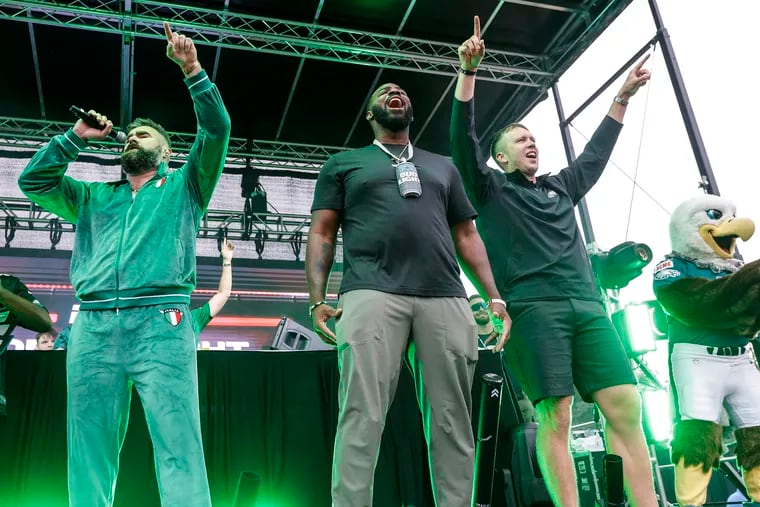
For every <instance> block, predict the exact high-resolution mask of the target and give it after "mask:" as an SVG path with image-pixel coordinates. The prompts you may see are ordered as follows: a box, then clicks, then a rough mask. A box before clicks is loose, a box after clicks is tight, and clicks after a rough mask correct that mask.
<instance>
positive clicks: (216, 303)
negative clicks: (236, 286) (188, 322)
mask: <svg viewBox="0 0 760 507" xmlns="http://www.w3.org/2000/svg"><path fill="white" fill-rule="evenodd" d="M234 251H235V245H233V244H232V242H231V241H228V240H226V239H225V240H224V241H223V242H222V276H221V277H219V287H218V288H217V290H216V294H214V295H213V296H211V299H209V300H208V301H206V302H205V303H204V304H203V305H201V306H199V307H198V308H193V309H192V310H191V311H190V314H191V316H192V318H193V332H194V333H195V337H196V339H200V337H201V331H203V329H204V328H205V327H206V326H207V325H208V323H209V322H211V319H213V318H214V317H216V316H217V315H218V314H219V312H221V311H222V308H224V305H225V304H226V303H227V300H228V299H229V298H230V293H231V292H232V254H233V252H234Z"/></svg>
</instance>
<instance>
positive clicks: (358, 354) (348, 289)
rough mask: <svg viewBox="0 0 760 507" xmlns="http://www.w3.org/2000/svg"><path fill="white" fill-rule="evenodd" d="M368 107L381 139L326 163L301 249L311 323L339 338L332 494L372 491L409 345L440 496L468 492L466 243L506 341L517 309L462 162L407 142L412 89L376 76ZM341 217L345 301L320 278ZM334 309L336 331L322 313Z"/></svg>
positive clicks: (450, 498) (337, 497)
mask: <svg viewBox="0 0 760 507" xmlns="http://www.w3.org/2000/svg"><path fill="white" fill-rule="evenodd" d="M366 118H367V121H369V124H370V126H371V127H372V130H373V132H374V134H375V141H374V144H370V145H369V146H366V147H364V148H360V149H356V150H352V151H347V152H343V153H340V154H337V155H334V156H332V157H331V158H330V159H329V160H328V161H327V162H326V163H325V165H324V167H323V168H322V170H321V171H320V173H319V177H318V179H317V185H316V191H315V195H314V202H313V204H312V221H311V227H310V229H309V239H308V243H307V249H306V274H307V279H308V283H309V298H310V300H311V307H310V313H311V315H312V320H313V325H314V329H315V331H316V332H317V333H319V335H320V336H321V337H322V339H323V340H324V341H326V342H327V343H329V344H333V345H337V348H338V364H339V368H340V387H339V393H338V403H339V415H338V429H337V435H336V437H335V452H334V457H333V472H332V499H333V505H334V506H335V507H365V506H369V505H372V488H373V479H374V473H375V465H376V462H377V456H378V451H379V448H380V437H381V434H382V431H383V425H384V421H385V415H386V412H387V410H388V406H389V405H390V403H391V400H392V399H393V396H394V394H395V391H396V386H397V381H398V377H399V372H400V369H401V367H402V363H403V360H404V357H408V358H409V361H410V363H411V370H412V373H413V375H414V378H415V382H416V386H417V396H418V399H419V401H420V410H421V411H422V413H423V418H422V419H423V426H424V432H425V436H426V440H427V443H428V451H429V461H430V473H431V483H432V485H433V496H434V498H435V502H436V505H437V506H438V507H462V506H463V505H470V502H471V495H472V477H473V466H474V451H475V446H474V442H473V435H472V428H471V425H470V410H471V401H472V400H471V392H470V388H471V384H472V378H473V374H474V369H475V362H476V360H477V357H478V338H477V333H476V327H475V322H474V321H473V320H472V316H471V314H470V310H469V308H468V307H467V298H466V295H465V290H464V286H463V285H462V282H461V280H460V278H459V268H458V266H457V259H456V256H457V255H458V256H459V258H460V260H461V262H462V265H463V266H464V269H465V271H467V272H468V274H469V275H471V276H470V278H471V279H472V280H473V283H475V284H476V289H477V290H478V291H479V292H480V293H481V294H486V295H487V296H488V297H489V298H490V304H489V307H490V309H491V312H492V313H493V314H494V315H495V316H496V317H498V318H499V319H501V323H502V324H503V334H502V336H501V337H500V339H499V341H498V343H497V345H496V349H497V350H500V349H501V347H503V344H504V341H505V340H506V337H507V332H508V330H509V323H510V320H509V315H508V314H507V310H506V306H505V305H504V302H503V301H501V300H500V299H499V294H498V292H497V291H496V288H495V286H494V281H493V276H492V274H491V268H490V266H489V265H488V259H487V258H486V254H485V249H484V247H483V243H482V241H481V240H480V236H479V235H478V232H477V231H476V229H475V225H474V223H473V220H472V219H473V218H474V217H475V211H474V210H473V209H472V206H471V205H470V203H469V202H468V200H467V197H466V196H465V193H464V189H463V188H462V181H461V179H460V178H459V175H458V174H457V172H456V169H455V168H454V166H453V165H452V164H451V161H450V160H448V159H447V158H444V157H442V156H440V155H436V154H433V153H430V152H427V151H424V150H421V149H419V148H417V147H415V146H412V145H411V143H410V142H409V123H410V122H411V120H412V104H411V102H410V100H409V97H407V94H406V92H405V91H404V90H403V89H402V88H401V87H399V86H398V85H396V84H390V83H389V84H384V85H382V86H380V87H379V88H378V89H377V90H376V91H375V92H374V93H373V94H372V96H371V98H370V102H369V105H368V109H367V112H366ZM339 227H340V228H342V232H343V259H344V260H343V281H342V284H341V287H340V300H339V304H338V306H339V309H337V310H336V309H335V308H333V307H332V306H330V305H328V304H327V303H326V302H325V291H326V285H327V279H328V275H329V273H330V268H331V267H332V263H333V256H334V253H335V238H336V234H337V231H338V228H339ZM332 317H335V318H336V319H338V320H337V323H336V330H337V337H336V335H335V334H334V333H333V332H332V331H331V330H330V329H329V328H328V327H327V321H328V320H329V319H331V318H332Z"/></svg>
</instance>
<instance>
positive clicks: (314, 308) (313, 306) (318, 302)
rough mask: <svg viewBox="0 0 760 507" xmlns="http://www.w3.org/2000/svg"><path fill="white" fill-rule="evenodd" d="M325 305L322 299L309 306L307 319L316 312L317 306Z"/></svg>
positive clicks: (325, 302)
mask: <svg viewBox="0 0 760 507" xmlns="http://www.w3.org/2000/svg"><path fill="white" fill-rule="evenodd" d="M326 304H327V301H325V300H324V299H323V300H321V301H317V302H316V303H314V304H313V305H311V306H310V307H309V317H311V314H312V313H314V310H316V309H317V307H318V306H322V305H326Z"/></svg>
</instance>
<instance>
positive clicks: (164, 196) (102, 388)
mask: <svg viewBox="0 0 760 507" xmlns="http://www.w3.org/2000/svg"><path fill="white" fill-rule="evenodd" d="M164 31H165V33H166V42H167V48H166V55H167V57H168V58H169V59H170V60H172V61H173V62H174V63H176V64H177V65H178V66H179V67H180V68H181V70H182V72H183V74H184V76H185V85H186V86H187V89H188V91H189V92H190V96H191V98H192V100H193V105H194V107H195V113H196V117H197V134H196V138H195V142H194V143H193V146H192V148H191V149H190V153H189V154H188V157H187V161H186V163H185V164H184V165H183V166H182V167H181V168H179V169H178V170H176V171H174V172H169V171H168V170H167V169H168V162H169V159H170V157H171V154H172V151H171V140H170V139H169V134H168V133H167V132H166V130H164V128H163V127H162V126H161V125H159V124H158V123H156V122H155V121H153V120H150V119H145V118H138V119H136V120H135V121H133V122H132V123H131V124H130V125H129V126H128V127H127V140H126V142H125V143H124V147H123V150H122V153H121V157H120V160H121V167H122V169H123V171H124V173H126V179H124V180H121V181H114V182H111V183H100V182H84V181H79V180H76V179H74V178H71V177H69V176H66V175H65V172H66V169H67V167H68V165H69V163H70V162H72V161H74V160H75V159H76V158H77V156H78V155H79V153H80V151H81V150H83V149H84V148H85V147H86V146H87V143H88V142H89V141H92V140H101V139H103V138H104V137H105V136H106V135H107V133H108V132H109V131H110V129H111V127H112V125H111V122H110V121H109V120H108V118H106V117H105V116H103V115H101V114H98V113H96V112H95V111H90V115H91V116H92V117H93V118H94V119H96V120H97V121H98V123H99V125H100V128H93V127H90V126H88V125H87V124H86V123H85V122H83V121H82V120H79V121H77V123H76V124H75V125H74V126H73V128H71V129H69V130H68V131H67V132H65V133H64V134H62V135H59V136H55V137H54V138H53V139H52V140H51V141H50V142H49V143H48V144H47V145H46V146H45V147H43V148H42V149H41V150H39V151H38V152H37V154H35V156H34V157H33V158H32V160H31V161H30V162H29V164H28V165H27V167H26V168H25V169H24V171H23V172H22V174H21V176H20V177H19V185H20V187H21V189H22V191H23V192H24V193H25V194H26V195H27V196H28V197H29V198H30V199H31V200H32V201H33V202H35V203H37V204H39V205H40V206H42V207H43V208H45V209H47V210H49V211H51V212H53V213H55V214H57V215H59V216H61V217H63V218H65V219H67V220H70V221H71V222H73V223H75V224H76V225H77V228H76V236H75V240H74V248H73V251H72V257H71V282H72V284H73V286H74V290H75V294H76V297H77V298H78V299H79V300H80V302H81V304H80V312H79V314H78V315H77V319H76V321H75V322H74V325H73V327H72V329H71V335H70V338H69V343H68V355H67V385H68V411H67V414H68V439H69V447H68V452H69V500H70V504H71V505H111V504H112V502H113V491H114V484H115V481H116V472H117V469H118V454H119V449H120V447H121V443H122V440H123V438H124V424H125V421H126V415H127V413H128V410H129V397H130V394H131V386H132V384H134V385H135V386H137V390H138V392H139V394H140V399H141V401H142V403H143V408H144V410H145V415H146V419H147V421H148V425H149V427H150V433H151V439H152V441H153V447H154V450H155V454H156V463H157V472H158V474H159V475H160V477H161V480H160V481H159V487H160V492H161V499H162V504H165V505H182V506H203V507H207V506H210V505H211V500H210V494H209V489H208V481H207V479H206V469H205V463H204V458H203V447H202V442H201V435H200V412H199V408H198V385H197V382H198V380H197V373H196V372H197V367H196V340H195V335H194V333H193V328H192V319H191V318H190V314H189V308H188V305H189V303H190V293H191V292H192V290H193V288H194V287H195V239H196V235H197V232H198V228H199V226H200V222H201V218H202V217H203V214H204V212H205V211H206V208H207V207H208V204H209V201H210V199H211V195H212V194H213V192H214V187H215V186H216V183H217V181H218V179H219V176H220V174H221V172H222V169H223V168H224V161H225V158H226V153H227V144H228V141H229V136H230V118H229V115H228V114H227V110H226V109H225V107H224V103H223V102H222V98H221V96H220V95H219V91H218V90H217V88H216V86H215V85H214V84H213V83H211V81H210V80H209V78H208V76H207V75H206V73H205V72H204V71H203V68H202V66H201V64H200V62H199V61H198V54H197V51H196V49H195V45H194V44H193V41H192V40H190V39H189V38H187V37H186V36H184V35H181V34H179V33H176V32H173V31H172V30H171V28H170V27H169V25H168V23H164ZM188 127H190V126H188Z"/></svg>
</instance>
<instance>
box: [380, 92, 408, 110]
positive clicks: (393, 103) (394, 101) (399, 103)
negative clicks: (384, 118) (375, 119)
mask: <svg viewBox="0 0 760 507" xmlns="http://www.w3.org/2000/svg"><path fill="white" fill-rule="evenodd" d="M385 108H386V109H389V110H391V111H403V110H404V109H405V108H406V104H404V99H402V98H401V96H400V95H391V96H390V97H388V99H387V100H386V101H385Z"/></svg>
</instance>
